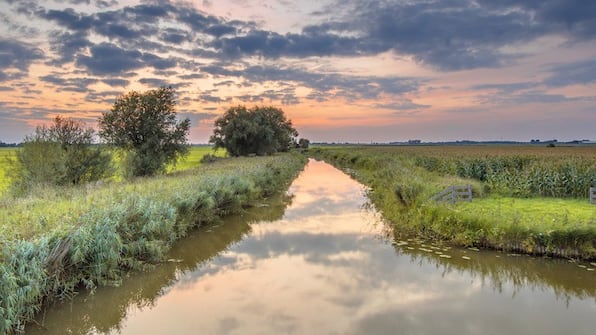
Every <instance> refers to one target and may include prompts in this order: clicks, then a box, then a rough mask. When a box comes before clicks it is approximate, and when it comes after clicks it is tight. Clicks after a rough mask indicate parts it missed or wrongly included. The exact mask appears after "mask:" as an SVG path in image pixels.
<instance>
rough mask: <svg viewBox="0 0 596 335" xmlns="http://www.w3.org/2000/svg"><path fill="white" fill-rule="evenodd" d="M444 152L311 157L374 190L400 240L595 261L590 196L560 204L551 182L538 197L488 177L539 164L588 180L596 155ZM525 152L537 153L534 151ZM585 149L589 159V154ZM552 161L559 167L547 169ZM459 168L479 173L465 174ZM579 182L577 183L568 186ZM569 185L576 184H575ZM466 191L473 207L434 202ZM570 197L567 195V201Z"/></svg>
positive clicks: (349, 151) (340, 150)
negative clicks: (456, 188)
mask: <svg viewBox="0 0 596 335" xmlns="http://www.w3.org/2000/svg"><path fill="white" fill-rule="evenodd" d="M440 149H442V148H439V149H437V148H435V147H431V148H427V149H424V148H421V149H419V148H418V147H406V148H404V147H377V146H367V147H320V148H311V149H310V153H311V155H313V156H315V157H319V158H322V159H324V160H326V161H328V162H330V163H332V164H334V165H336V166H338V167H340V168H343V169H344V170H345V171H347V172H348V173H349V174H350V175H352V176H353V177H354V178H356V179H358V180H359V181H361V182H362V183H364V184H366V185H367V186H369V187H370V190H369V192H368V193H369V197H370V199H371V201H372V203H373V204H374V205H375V206H376V207H377V208H378V209H379V210H380V211H381V212H382V213H383V216H384V217H385V218H386V219H387V220H388V221H389V222H391V223H392V226H393V227H394V229H393V230H394V233H395V235H396V237H397V238H404V237H412V236H418V237H422V238H425V239H431V240H441V241H449V242H450V243H454V244H457V245H461V246H475V247H485V248H494V249H502V250H510V251H520V252H526V253H535V254H548V255H555V256H561V257H577V258H584V259H594V258H595V257H596V207H595V206H594V205H590V204H589V203H588V201H587V195H586V196H584V198H583V199H573V198H572V199H569V198H562V197H563V196H562V195H561V196H560V197H561V198H554V197H553V195H557V194H563V193H557V192H563V191H561V190H565V188H564V187H559V186H557V185H559V184H556V183H552V184H546V183H545V184H544V188H543V189H541V191H534V190H533V188H532V187H530V186H526V185H525V184H524V183H525V181H524V180H525V179H523V178H521V177H518V178H517V179H516V178H514V177H512V178H511V180H512V181H511V182H510V183H511V184H505V183H503V184H499V186H498V187H495V185H494V182H493V181H492V179H491V178H482V177H481V176H484V175H486V173H487V172H486V171H489V172H488V173H489V174H490V173H493V174H496V175H498V173H497V172H496V171H501V172H500V174H502V175H504V176H507V175H509V173H508V172H507V171H510V169H511V170H515V169H516V168H518V169H520V168H521V169H522V170H524V171H534V170H533V169H539V167H538V166H540V164H538V163H536V162H541V164H542V165H543V166H541V167H540V169H543V171H545V173H547V174H549V175H556V173H557V171H559V170H561V171H563V170H565V169H567V170H569V171H584V172H586V173H587V174H588V175H589V176H588V177H587V178H588V179H589V178H592V177H591V176H592V174H593V173H594V171H595V170H594V169H593V168H592V169H590V168H587V167H590V166H592V165H591V164H593V162H594V160H595V158H594V156H590V155H588V154H585V155H581V154H580V155H575V156H574V157H576V160H574V159H571V158H570V157H568V156H566V154H565V153H569V152H573V153H577V152H574V151H573V150H568V151H565V152H563V153H561V152H560V154H561V156H556V155H553V153H552V152H544V153H542V154H541V155H542V156H540V157H539V158H532V157H529V156H523V155H521V156H520V155H518V154H519V152H516V150H519V149H516V148H512V149H511V152H513V153H514V154H511V152H509V153H508V152H507V151H506V150H505V149H504V148H502V147H500V148H497V149H498V150H495V149H492V150H495V151H493V156H490V155H487V152H488V153H489V154H490V153H491V149H488V150H487V149H486V148H484V147H483V148H482V153H480V151H479V149H478V148H469V147H462V148H452V147H446V148H444V149H445V150H444V151H443V150H440ZM557 149H558V148H557ZM457 150H460V151H457ZM521 150H522V152H524V153H526V152H530V151H528V149H527V148H523V149H521ZM581 150H582V151H581V152H582V153H586V152H587V151H588V149H585V148H582V149H581ZM589 150H592V151H593V150H594V149H593V148H592V149H589ZM467 152H470V153H471V154H470V155H469V156H465V157H463V156H462V158H460V159H461V162H459V163H458V160H457V158H456V157H457V156H456V154H458V153H459V155H461V154H462V153H467ZM547 161H554V162H555V163H552V164H547V163H546V162H547ZM469 162H473V163H469ZM485 163H486V164H485ZM574 163H576V165H573V164H574ZM526 165H529V166H530V167H529V168H528V167H526ZM487 166H488V168H487ZM458 167H460V168H462V169H463V168H464V167H465V168H469V170H470V171H472V172H470V173H460V172H458ZM549 168H550V169H549ZM499 169H500V170H499ZM511 173H513V172H511ZM500 178H505V177H503V176H501V177H500ZM574 178H578V177H577V176H574V177H567V178H566V179H574ZM545 179H546V178H545ZM563 179H565V178H563ZM590 180H591V179H590ZM569 183H574V181H572V180H569ZM464 184H471V185H472V189H473V194H474V201H473V202H471V203H461V204H457V205H446V204H440V203H436V202H435V201H432V200H431V198H432V196H433V195H434V194H436V193H438V192H439V191H441V190H442V189H444V188H446V187H448V186H450V185H464ZM512 187H514V188H516V189H515V190H512V189H511V188H512ZM518 188H519V189H522V190H527V192H528V193H526V191H524V192H521V191H519V190H518ZM545 193H546V194H545ZM570 194H571V193H565V195H566V196H567V197H569V196H570ZM540 196H542V197H540ZM544 196H550V197H546V198H545V197H544Z"/></svg>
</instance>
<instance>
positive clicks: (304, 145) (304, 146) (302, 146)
mask: <svg viewBox="0 0 596 335" xmlns="http://www.w3.org/2000/svg"><path fill="white" fill-rule="evenodd" d="M309 145H310V141H309V140H308V139H306V138H301V139H300V140H299V141H298V148H300V149H308V146H309Z"/></svg>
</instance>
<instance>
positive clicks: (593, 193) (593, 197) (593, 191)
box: [590, 187, 596, 205]
mask: <svg viewBox="0 0 596 335" xmlns="http://www.w3.org/2000/svg"><path fill="white" fill-rule="evenodd" d="M590 203H591V204H594V205H596V187H590Z"/></svg>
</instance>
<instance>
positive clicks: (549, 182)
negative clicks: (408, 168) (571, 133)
mask: <svg viewBox="0 0 596 335" xmlns="http://www.w3.org/2000/svg"><path fill="white" fill-rule="evenodd" d="M448 148H449V147H448ZM508 148H509V149H508V150H506V149H507V148H504V147H481V149H482V151H478V148H477V147H465V146H464V147H459V148H458V149H459V150H454V149H451V150H445V151H443V152H437V151H435V148H433V147H430V148H428V147H426V148H423V149H421V150H419V151H417V152H411V153H410V155H412V157H414V160H415V163H416V165H418V166H421V167H424V168H425V169H427V170H429V171H431V172H438V173H442V174H450V175H457V176H460V177H463V178H473V179H477V180H480V181H482V182H484V183H485V185H486V187H487V188H488V189H489V190H490V191H491V192H494V193H499V194H501V195H510V196H521V197H532V196H543V197H557V198H560V197H571V198H585V197H587V195H588V190H589V188H590V187H596V147H589V146H586V147H566V148H565V147H563V148H543V147H511V146H510V147H508ZM545 149H546V150H545ZM394 152H396V153H400V152H401V150H400V149H394Z"/></svg>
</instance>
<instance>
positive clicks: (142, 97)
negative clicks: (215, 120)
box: [99, 87, 190, 176]
mask: <svg viewBox="0 0 596 335" xmlns="http://www.w3.org/2000/svg"><path fill="white" fill-rule="evenodd" d="M175 107H176V99H175V92H174V89H173V88H172V87H162V88H159V89H156V90H150V91H146V92H136V91H131V92H129V93H128V94H125V95H123V96H120V97H119V98H118V99H116V101H115V102H114V106H112V109H111V110H110V111H109V112H106V113H104V114H103V115H102V116H101V117H100V119H99V127H100V131H99V134H100V136H101V137H102V138H103V139H104V140H106V141H107V142H108V143H109V144H112V145H114V146H116V147H118V148H122V149H124V150H125V152H126V159H125V165H126V166H127V172H128V174H129V175H131V176H150V175H154V174H156V173H158V172H162V171H164V170H165V168H166V166H167V165H168V164H169V163H172V162H175V161H176V160H177V159H178V158H179V157H180V156H182V155H185V154H187V153H188V140H187V136H188V132H189V130H190V120H189V119H184V120H181V121H179V120H178V119H177V118H176V109H175Z"/></svg>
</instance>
